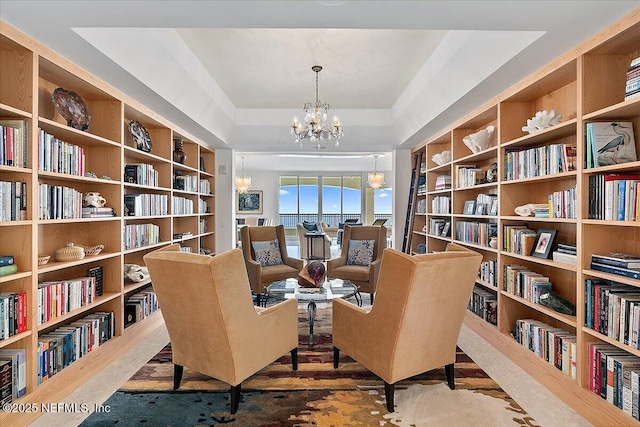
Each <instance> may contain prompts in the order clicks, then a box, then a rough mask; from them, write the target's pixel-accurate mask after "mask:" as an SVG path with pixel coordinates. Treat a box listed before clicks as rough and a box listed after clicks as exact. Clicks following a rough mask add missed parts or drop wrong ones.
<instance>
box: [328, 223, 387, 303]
mask: <svg viewBox="0 0 640 427" xmlns="http://www.w3.org/2000/svg"><path fill="white" fill-rule="evenodd" d="M386 235H387V229H386V228H385V227H384V226H373V225H362V226H360V225H359V226H353V227H352V226H350V225H345V226H344V233H343V239H342V245H341V253H340V257H339V258H334V259H330V260H329V261H327V275H328V276H329V277H331V278H334V279H335V278H337V279H349V280H350V281H351V282H353V284H355V285H356V286H360V292H366V293H368V294H369V295H370V296H371V304H373V298H374V293H375V292H376V283H377V281H378V272H379V271H380V261H381V258H382V251H383V250H384V248H386V247H387V238H386ZM371 240H373V247H372V248H370V247H368V245H367V246H366V247H362V245H358V242H356V241H359V242H362V241H371ZM354 244H355V245H357V246H358V248H356V247H355V245H354ZM360 248H361V249H363V251H369V250H371V251H370V252H369V254H371V258H370V259H369V260H364V261H362V257H361V256H358V254H357V253H356V252H358V249H360ZM363 251H360V252H363ZM349 252H351V254H352V255H353V256H352V257H349Z"/></svg>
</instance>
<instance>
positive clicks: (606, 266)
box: [591, 252, 640, 279]
mask: <svg viewBox="0 0 640 427" xmlns="http://www.w3.org/2000/svg"><path fill="white" fill-rule="evenodd" d="M591 269H592V270H598V271H603V272H605V273H611V274H617V275H619V276H624V277H630V278H632V279H640V256H638V255H631V254H625V253H621V252H609V253H607V254H593V255H591Z"/></svg>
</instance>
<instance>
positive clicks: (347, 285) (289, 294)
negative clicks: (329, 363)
mask: <svg viewBox="0 0 640 427" xmlns="http://www.w3.org/2000/svg"><path fill="white" fill-rule="evenodd" d="M266 296H267V301H268V300H269V298H274V299H277V300H285V299H293V298H295V299H297V300H298V302H306V303H308V304H307V314H308V318H309V345H310V346H313V323H314V321H315V318H316V309H317V307H316V303H318V302H331V301H332V300H333V299H335V298H341V299H347V298H350V297H355V298H356V302H357V303H358V305H359V306H361V305H362V298H361V296H360V292H358V287H357V286H356V285H354V284H353V283H351V281H349V280H344V279H327V280H326V281H325V282H324V283H323V284H322V287H320V288H304V287H302V286H299V285H298V280H297V279H286V280H279V281H277V282H273V283H272V284H270V285H269V286H268V287H267V293H266Z"/></svg>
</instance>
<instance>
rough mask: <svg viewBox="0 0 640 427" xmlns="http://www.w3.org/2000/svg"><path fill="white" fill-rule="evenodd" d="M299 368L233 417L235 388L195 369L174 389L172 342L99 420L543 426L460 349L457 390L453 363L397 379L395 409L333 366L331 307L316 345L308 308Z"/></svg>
mask: <svg viewBox="0 0 640 427" xmlns="http://www.w3.org/2000/svg"><path fill="white" fill-rule="evenodd" d="M299 317H300V319H299V324H300V341H299V342H300V344H299V347H298V371H293V370H292V369H291V358H290V356H289V355H287V356H283V357H282V358H280V359H278V360H277V361H275V362H274V363H272V364H271V365H269V366H267V367H266V368H264V369H263V370H261V371H260V372H258V373H256V374H255V375H254V376H252V377H251V378H249V379H248V380H246V381H244V382H243V383H242V400H241V402H240V408H239V410H238V412H237V413H236V414H234V415H233V416H231V414H230V413H229V393H228V389H229V387H228V385H226V384H224V383H222V382H220V381H217V380H214V379H211V378H209V377H207V376H205V375H202V374H199V373H197V372H194V371H190V370H188V369H186V368H185V371H184V375H183V379H182V383H181V384H180V389H179V390H177V391H173V390H172V385H173V364H172V363H171V346H170V345H167V346H166V347H165V348H164V349H163V350H162V351H160V352H159V353H158V354H157V355H156V356H155V357H153V358H152V359H151V360H150V361H149V362H148V363H147V364H146V365H145V366H143V367H142V368H141V369H140V370H139V371H138V372H137V373H136V374H134V375H133V377H131V379H129V381H127V382H126V383H125V384H124V385H123V386H122V387H121V388H120V390H118V391H117V392H116V393H114V394H113V395H112V396H111V397H110V398H109V399H108V400H107V401H106V402H105V404H106V405H109V407H110V408H111V411H110V412H108V413H94V414H92V415H91V416H90V417H89V418H87V419H86V420H85V421H84V422H83V423H82V424H81V425H82V426H85V427H89V426H108V425H117V426H130V425H131V426H133V425H136V426H140V425H147V426H174V427H175V426H215V425H218V424H227V423H231V424H233V425H237V426H243V427H244V426H265V427H266V426H269V427H271V426H282V427H284V426H291V427H294V426H296V427H297V426H320V427H322V426H407V427H408V426H417V427H419V426H487V427H489V426H491V427H493V426H536V423H535V420H534V419H533V418H531V417H530V416H529V415H527V413H526V412H525V411H524V410H523V409H522V408H521V407H520V406H519V405H518V404H517V403H516V402H515V401H514V400H513V399H512V398H511V397H509V395H507V393H505V392H504V391H503V390H502V389H501V388H500V386H499V385H498V384H497V383H496V382H495V381H493V380H492V379H491V378H490V377H489V376H488V375H487V374H486V373H485V372H484V371H483V370H482V369H481V368H480V367H479V366H478V365H476V364H475V363H474V361H473V360H471V358H470V357H469V356H467V355H466V354H465V353H463V352H462V351H461V350H460V349H458V352H457V356H456V363H455V381H456V389H455V390H453V391H452V390H450V389H449V387H448V386H447V385H446V380H445V374H444V369H436V370H433V371H430V372H427V373H424V374H421V375H418V376H415V377H412V378H410V379H407V380H404V381H401V382H399V383H398V384H396V392H395V404H396V410H395V412H393V413H391V414H389V413H388V412H387V410H386V406H385V399H384V387H383V383H382V381H381V380H380V379H379V378H378V377H377V376H375V375H373V374H372V373H371V372H369V371H368V370H366V369H365V368H364V367H363V366H362V365H360V364H358V363H356V362H355V361H353V359H351V358H349V357H348V356H347V355H345V354H343V353H341V358H340V367H339V369H333V358H332V357H333V356H332V349H333V347H332V344H331V309H330V308H324V309H322V308H321V309H319V310H318V313H317V318H316V324H315V327H314V329H315V335H314V337H315V345H314V346H313V347H309V345H308V339H309V336H308V333H309V331H308V323H307V320H306V310H305V309H304V307H303V306H302V305H301V306H300V311H299Z"/></svg>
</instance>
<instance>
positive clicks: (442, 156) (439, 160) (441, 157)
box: [431, 150, 451, 166]
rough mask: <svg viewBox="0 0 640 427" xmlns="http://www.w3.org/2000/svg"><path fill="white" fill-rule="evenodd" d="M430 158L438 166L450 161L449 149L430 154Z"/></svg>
mask: <svg viewBox="0 0 640 427" xmlns="http://www.w3.org/2000/svg"><path fill="white" fill-rule="evenodd" d="M431 160H433V163H435V164H437V165H438V166H442V165H446V164H447V163H450V162H451V151H448V150H445V151H443V152H442V153H437V154H434V155H433V156H431Z"/></svg>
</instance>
